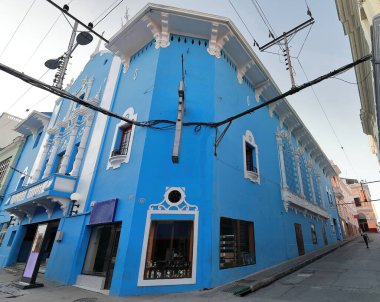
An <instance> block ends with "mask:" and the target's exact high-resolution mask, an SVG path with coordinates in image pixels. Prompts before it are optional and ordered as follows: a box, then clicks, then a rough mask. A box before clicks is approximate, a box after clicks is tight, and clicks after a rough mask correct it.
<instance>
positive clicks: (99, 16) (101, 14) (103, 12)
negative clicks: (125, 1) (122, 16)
mask: <svg viewBox="0 0 380 302" xmlns="http://www.w3.org/2000/svg"><path fill="white" fill-rule="evenodd" d="M119 1H120V0H116V1H114V2H113V3H112V4H111V5H110V6H108V7H107V8H106V9H105V10H104V11H102V12H101V13H100V14H99V15H98V16H97V17H96V18H95V19H94V20H93V21H92V23H95V22H96V21H98V19H99V18H101V17H102V16H103V14H105V13H106V12H107V11H108V10H109V9H110V8H111V7H112V6H114V5H115V4H116V3H117V2H119Z"/></svg>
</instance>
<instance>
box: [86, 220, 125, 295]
mask: <svg viewBox="0 0 380 302" xmlns="http://www.w3.org/2000/svg"><path fill="white" fill-rule="evenodd" d="M120 230H121V224H120V223H115V224H102V225H97V226H94V227H93V228H92V231H91V238H90V242H89V244H88V248H87V254H86V260H85V262H84V266H83V270H82V273H83V274H86V275H94V276H99V277H102V278H104V289H109V288H110V286H111V281H112V274H113V270H114V267H115V261H116V253H117V247H118V244H119V238H120Z"/></svg>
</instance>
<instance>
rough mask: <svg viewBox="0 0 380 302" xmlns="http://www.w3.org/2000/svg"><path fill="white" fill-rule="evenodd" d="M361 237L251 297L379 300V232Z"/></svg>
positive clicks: (249, 297)
mask: <svg viewBox="0 0 380 302" xmlns="http://www.w3.org/2000/svg"><path fill="white" fill-rule="evenodd" d="M369 237H370V239H371V241H372V242H370V243H369V246H370V247H369V248H368V249H367V248H366V246H365V243H364V241H363V239H362V238H361V237H359V238H357V239H356V240H354V241H353V242H351V243H349V244H347V245H345V246H343V247H342V248H340V249H338V250H336V251H335V252H333V253H331V254H329V255H327V256H326V257H324V258H322V259H320V260H318V261H316V262H314V263H312V264H311V265H309V266H307V267H305V268H303V269H301V270H299V271H297V272H295V273H293V274H291V275H289V276H287V277H285V278H283V279H281V280H279V281H277V282H275V283H274V284H272V285H271V286H268V287H266V288H263V289H261V290H259V291H257V292H256V293H253V294H251V295H249V296H248V297H247V298H246V299H248V300H250V301H319V302H321V301H335V302H336V301H361V302H364V301H380V287H379V284H380V236H379V235H378V234H369Z"/></svg>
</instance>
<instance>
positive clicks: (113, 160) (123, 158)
mask: <svg viewBox="0 0 380 302" xmlns="http://www.w3.org/2000/svg"><path fill="white" fill-rule="evenodd" d="M123 116H125V117H126V118H128V119H130V120H134V121H135V120H137V113H136V114H135V113H134V110H133V108H132V107H130V108H128V109H127V110H126V111H125V112H124V115H123ZM126 125H129V123H127V122H124V121H120V122H119V123H118V124H117V125H116V126H115V131H114V135H113V140H112V145H111V149H110V153H109V157H108V163H107V170H108V169H110V168H112V169H117V168H120V166H121V164H123V163H125V164H127V163H128V162H129V158H130V156H131V150H132V143H133V137H134V134H135V128H136V127H135V125H132V130H131V137H130V139H129V145H128V151H127V154H123V155H115V156H112V151H113V150H114V149H115V145H116V143H117V142H116V139H117V135H118V132H119V129H120V128H122V127H123V126H126Z"/></svg>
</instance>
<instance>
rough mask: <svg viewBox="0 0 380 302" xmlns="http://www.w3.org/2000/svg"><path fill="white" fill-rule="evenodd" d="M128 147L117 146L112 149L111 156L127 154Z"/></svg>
mask: <svg viewBox="0 0 380 302" xmlns="http://www.w3.org/2000/svg"><path fill="white" fill-rule="evenodd" d="M127 152H128V148H118V149H115V150H113V151H112V153H111V156H117V155H127Z"/></svg>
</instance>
